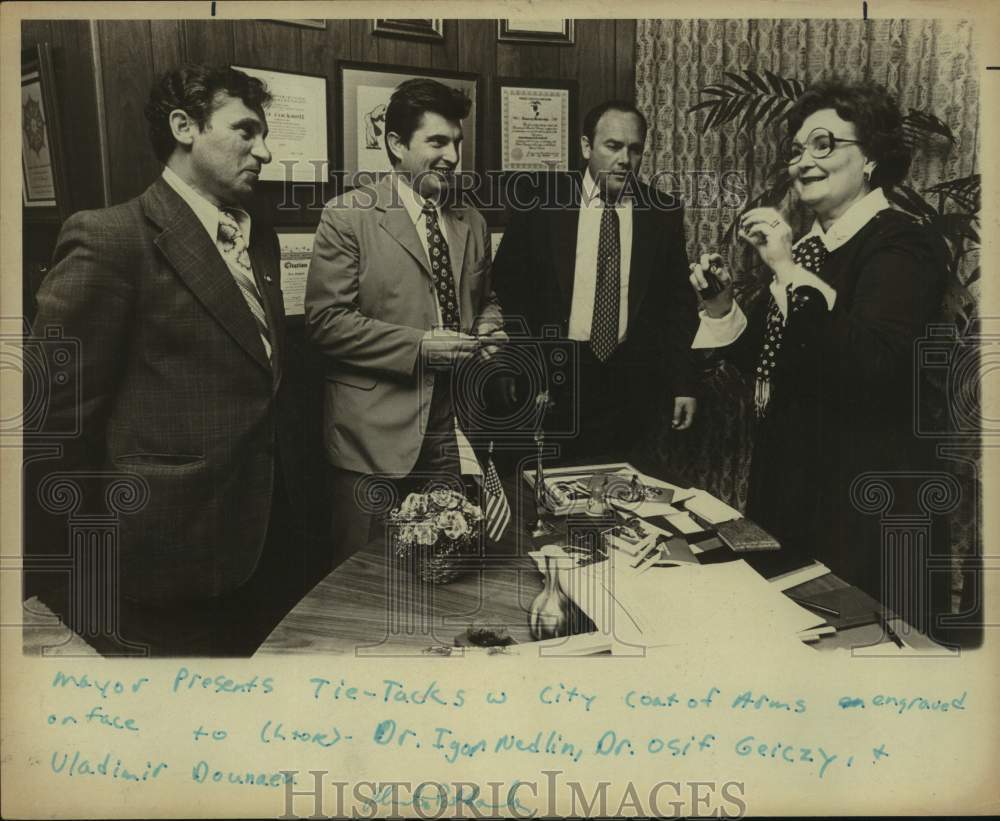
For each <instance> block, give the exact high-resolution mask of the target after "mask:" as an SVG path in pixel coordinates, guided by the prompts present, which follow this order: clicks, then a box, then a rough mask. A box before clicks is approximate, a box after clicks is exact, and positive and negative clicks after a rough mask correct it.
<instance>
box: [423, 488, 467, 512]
mask: <svg viewBox="0 0 1000 821" xmlns="http://www.w3.org/2000/svg"><path fill="white" fill-rule="evenodd" d="M430 497H431V502H432V503H433V504H434V506H435V507H439V508H441V509H442V510H452V509H454V508H457V507H458V506H459V505H460V504H461V503H462V502H463V501H464V500H463V498H462V497H461V496H460V495H459V494H458V493H456V492H455V491H454V490H446V489H445V488H438V489H437V490H432V491H431V492H430Z"/></svg>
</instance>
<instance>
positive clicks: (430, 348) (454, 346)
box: [420, 329, 480, 368]
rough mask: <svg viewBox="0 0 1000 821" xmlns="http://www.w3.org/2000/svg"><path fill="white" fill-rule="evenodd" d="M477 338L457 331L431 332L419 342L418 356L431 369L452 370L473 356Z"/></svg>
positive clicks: (477, 349) (476, 349) (477, 344)
mask: <svg viewBox="0 0 1000 821" xmlns="http://www.w3.org/2000/svg"><path fill="white" fill-rule="evenodd" d="M479 350H480V342H479V338H478V337H475V336H470V335H469V334H463V333H459V332H458V331H445V330H440V329H438V330H432V331H427V333H425V334H424V336H423V339H421V340H420V355H421V356H422V357H423V360H424V364H426V365H427V366H428V367H431V368H452V367H454V366H455V365H458V364H459V363H460V362H465V361H466V360H469V359H471V358H472V357H473V356H475V355H476V354H477V353H478V352H479Z"/></svg>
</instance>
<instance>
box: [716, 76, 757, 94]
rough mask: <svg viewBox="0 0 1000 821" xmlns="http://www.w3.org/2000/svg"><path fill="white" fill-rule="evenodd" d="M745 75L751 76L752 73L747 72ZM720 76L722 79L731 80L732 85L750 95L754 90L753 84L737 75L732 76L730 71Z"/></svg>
mask: <svg viewBox="0 0 1000 821" xmlns="http://www.w3.org/2000/svg"><path fill="white" fill-rule="evenodd" d="M746 73H747V74H752V73H753V72H750V71H748V72H746ZM722 75H723V76H724V77H728V78H729V79H730V80H732V81H733V82H734V83H736V85H738V86H739V87H740V88H742V89H743V90H744V91H749V92H750V93H751V94H752V93H754V92H755V90H756V89H755V88H754V84H753V83H752V82H751V81H750V80H747V79H745V78H743V77H740V76H739V75H738V74H733V73H732V72H731V71H723V72H722ZM766 91H767V89H765V93H766Z"/></svg>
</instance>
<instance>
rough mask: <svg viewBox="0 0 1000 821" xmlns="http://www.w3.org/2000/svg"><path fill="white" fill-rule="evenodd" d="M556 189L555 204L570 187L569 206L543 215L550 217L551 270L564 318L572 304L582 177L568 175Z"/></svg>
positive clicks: (559, 182) (557, 179)
mask: <svg viewBox="0 0 1000 821" xmlns="http://www.w3.org/2000/svg"><path fill="white" fill-rule="evenodd" d="M554 179H555V183H554V185H555V186H556V189H557V194H556V201H557V202H558V201H560V200H561V197H562V195H563V189H562V188H561V186H563V185H567V186H569V189H568V191H566V192H565V193H566V195H567V196H568V197H569V200H568V201H569V205H568V206H567V207H563V208H557V209H554V210H549V211H546V212H543V213H548V214H549V215H550V217H549V218H550V223H549V225H550V230H549V238H550V241H551V250H552V267H553V270H554V271H555V273H556V282H557V283H558V285H559V290H560V291H561V293H562V296H563V299H564V300H565V315H566V316H569V311H570V306H572V304H573V282H574V279H575V275H576V234H577V230H578V229H579V225H580V197H581V190H582V189H581V186H582V180H583V178H582V176H581V175H580V174H571V175H565V176H559V177H556V178H554Z"/></svg>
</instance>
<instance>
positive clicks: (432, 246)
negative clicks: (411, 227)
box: [422, 202, 459, 331]
mask: <svg viewBox="0 0 1000 821" xmlns="http://www.w3.org/2000/svg"><path fill="white" fill-rule="evenodd" d="M422 210H423V213H424V216H425V217H426V218H427V250H428V252H429V253H430V261H431V275H432V277H433V279H434V291H435V293H436V294H437V300H438V306H439V307H440V309H441V324H442V325H443V326H444V327H445V328H446V329H447V330H449V331H457V330H458V329H459V322H458V297H457V296H456V295H455V278H454V277H453V276H452V273H451V256H450V255H449V253H448V243H447V242H445V241H444V234H442V233H441V226H440V225H438V216H437V209H436V208H435V207H434V205H433V203H430V202H425V203H424V205H423V208H422Z"/></svg>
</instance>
